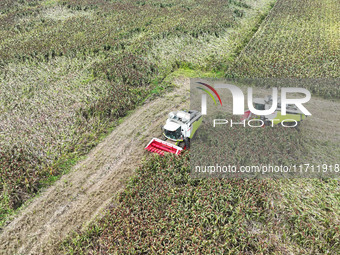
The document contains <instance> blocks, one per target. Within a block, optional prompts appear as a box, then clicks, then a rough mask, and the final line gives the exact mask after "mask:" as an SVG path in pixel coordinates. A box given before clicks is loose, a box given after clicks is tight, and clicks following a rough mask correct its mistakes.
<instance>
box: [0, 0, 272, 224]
mask: <svg viewBox="0 0 340 255" xmlns="http://www.w3.org/2000/svg"><path fill="white" fill-rule="evenodd" d="M272 2H273V1H269V0H261V1H256V3H253V1H248V0H240V1H238V0H230V1H219V0H211V1H203V0H202V1H191V0H185V1H180V0H169V1H162V3H160V2H159V1H153V0H151V1H128V0H123V1H113V0H112V1H107V0H69V1H61V0H52V1H51V0H49V1H47V0H46V1H43V0H27V1H15V0H14V1H7V0H6V1H1V3H0V92H1V96H0V155H1V157H0V180H1V182H0V192H1V194H0V219H1V220H3V218H4V216H5V215H6V214H7V213H9V212H11V211H12V210H13V209H16V208H18V207H19V206H20V205H21V204H22V203H23V202H24V201H26V200H27V199H28V198H30V197H32V195H33V194H35V193H36V192H37V191H38V190H39V189H40V188H41V187H43V186H45V185H47V184H49V183H51V182H52V181H53V180H54V179H55V178H56V176H59V175H60V174H61V173H63V172H65V171H67V169H69V167H70V166H71V165H73V164H74V163H75V162H76V161H77V160H78V159H79V158H80V157H81V156H82V155H85V154H86V153H87V152H88V151H89V150H90V149H91V148H93V147H94V146H95V145H96V144H97V143H98V141H99V140H100V138H101V137H102V135H103V134H105V133H107V132H109V130H110V128H112V127H114V126H115V125H116V124H117V123H118V120H119V118H120V117H122V116H125V115H126V114H127V112H128V111H129V110H131V109H134V108H135V107H136V106H137V105H139V104H141V103H142V102H143V100H145V98H146V97H148V96H150V95H152V94H157V93H160V91H162V90H163V89H164V88H166V87H168V86H169V84H168V83H167V82H162V81H163V79H164V78H165V77H166V76H167V75H168V74H170V73H171V72H172V71H174V70H176V69H177V68H178V67H197V68H202V69H209V70H218V69H220V68H221V67H222V66H223V65H224V64H225V63H228V62H230V61H232V60H233V58H234V57H235V52H237V51H238V50H239V49H240V48H241V47H242V45H243V44H244V43H245V42H246V40H247V38H249V36H250V35H251V34H252V32H253V31H252V29H253V27H254V26H256V25H257V24H258V23H259V22H260V21H261V20H262V19H263V17H264V16H265V13H266V12H268V10H269V9H270V8H271V7H272V5H270V3H272ZM211 6H214V8H211ZM132 17H133V18H132ZM202 48H204V49H205V50H204V51H201V49H202Z"/></svg>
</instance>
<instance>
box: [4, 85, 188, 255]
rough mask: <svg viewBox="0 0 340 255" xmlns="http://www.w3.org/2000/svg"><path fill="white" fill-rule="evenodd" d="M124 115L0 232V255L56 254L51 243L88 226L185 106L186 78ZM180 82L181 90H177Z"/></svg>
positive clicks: (186, 96)
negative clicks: (170, 115) (174, 113)
mask: <svg viewBox="0 0 340 255" xmlns="http://www.w3.org/2000/svg"><path fill="white" fill-rule="evenodd" d="M178 83H179V84H181V86H179V87H177V88H176V89H175V90H174V91H173V92H171V93H169V94H167V95H165V96H163V97H161V98H158V99H156V100H154V101H152V102H149V103H146V104H145V105H143V106H142V107H141V108H139V109H137V110H136V111H135V112H134V113H133V114H131V115H130V116H128V117H127V118H126V119H125V120H124V121H123V122H122V124H120V125H119V126H118V127H117V128H116V129H115V130H114V131H113V132H112V133H111V134H110V135H109V136H108V137H107V138H106V139H105V140H104V141H103V142H102V143H100V144H99V145H98V146H97V147H96V148H95V149H94V150H92V151H91V153H90V154H89V155H88V157H87V158H86V159H85V160H84V161H82V162H80V163H79V164H78V165H76V166H75V167H74V168H73V169H72V171H71V172H70V173H69V174H67V175H65V176H63V177H62V178H61V179H60V180H59V181H57V182H56V183H55V184H54V185H53V186H52V187H50V188H48V189H47V190H46V191H44V192H42V194H41V195H40V196H38V197H37V198H36V199H35V200H34V201H33V202H32V203H31V204H30V205H28V207H27V208H25V209H24V210H23V211H22V212H21V213H20V214H19V216H18V217H17V218H16V219H15V220H13V221H12V222H11V223H10V224H9V225H8V226H7V227H5V229H4V230H3V232H2V233H1V236H0V253H2V254H11V255H13V254H57V252H56V251H55V250H54V249H55V248H56V247H54V244H56V243H57V242H58V241H60V240H61V239H62V238H63V237H65V236H66V235H67V234H69V233H70V232H71V231H73V230H75V229H76V228H77V227H80V226H82V224H84V223H89V222H90V221H91V220H92V219H94V217H95V216H96V215H98V213H100V212H101V211H102V210H103V209H104V208H105V207H106V206H107V205H108V203H109V202H110V201H111V200H112V196H113V195H114V194H116V193H117V192H119V191H120V190H122V188H123V187H124V180H126V179H127V178H128V177H129V176H131V175H132V174H133V172H134V170H135V169H136V168H137V167H138V165H139V164H140V162H141V159H142V158H143V156H144V155H145V154H146V151H145V150H144V149H143V148H144V147H145V145H146V144H147V142H148V141H150V139H151V138H152V137H154V136H159V135H160V126H161V124H162V123H164V121H165V119H166V118H167V114H168V113H169V111H171V110H176V109H181V108H183V109H184V108H188V107H189V79H185V80H183V79H182V80H181V81H180V82H178ZM183 84H185V86H183Z"/></svg>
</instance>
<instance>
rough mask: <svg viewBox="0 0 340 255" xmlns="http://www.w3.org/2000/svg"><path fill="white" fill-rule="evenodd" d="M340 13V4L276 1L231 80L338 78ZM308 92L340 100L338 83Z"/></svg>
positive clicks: (230, 73) (333, 0) (333, 1)
mask: <svg viewBox="0 0 340 255" xmlns="http://www.w3.org/2000/svg"><path fill="white" fill-rule="evenodd" d="M339 12H340V6H339V2H338V1H337V0H302V1H295V0H285V1H277V3H276V5H275V8H274V9H273V10H272V11H271V13H270V14H269V16H268V17H267V18H266V20H265V22H263V23H262V25H261V26H260V28H259V30H258V31H257V33H256V34H255V36H254V37H253V38H252V39H251V40H250V42H249V44H248V45H247V47H245V48H244V49H243V51H242V53H241V54H240V56H239V58H238V59H237V60H236V61H235V62H234V63H233V65H231V66H230V68H229V70H228V72H227V73H228V76H230V77H275V78H278V77H283V78H288V77H294V78H328V79H331V78H334V79H335V78H339V73H340V63H339V55H340V34H339V31H340V16H339ZM305 87H306V88H308V89H309V90H310V91H311V93H313V94H319V95H322V96H324V97H326V98H340V86H339V80H338V79H337V80H336V81H333V82H329V83H328V82H327V83H325V81H323V80H320V82H318V83H307V84H306V85H305Z"/></svg>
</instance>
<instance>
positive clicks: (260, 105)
mask: <svg viewBox="0 0 340 255" xmlns="http://www.w3.org/2000/svg"><path fill="white" fill-rule="evenodd" d="M255 109H256V110H265V106H264V104H256V103H255Z"/></svg>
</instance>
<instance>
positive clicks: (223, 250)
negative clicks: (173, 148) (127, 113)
mask: <svg viewBox="0 0 340 255" xmlns="http://www.w3.org/2000/svg"><path fill="white" fill-rule="evenodd" d="M338 10H339V5H338V3H337V1H332V0H329V1H327V0H326V1H322V0H304V1H293V0H278V1H277V2H276V5H275V6H274V8H273V9H272V11H271V12H270V14H269V16H267V18H266V19H265V20H264V22H263V23H262V24H261V26H260V28H259V30H258V32H257V33H256V34H255V37H253V38H252V39H251V40H250V42H249V44H248V45H247V46H246V47H245V48H244V49H243V50H241V51H240V52H239V53H240V54H239V55H236V58H235V59H233V60H232V61H231V64H230V63H229V64H228V65H227V69H228V71H227V77H228V78H230V77H234V78H243V77H271V78H284V79H286V78H298V79H300V78H306V80H308V79H309V80H310V81H313V82H311V83H308V82H306V83H305V85H306V88H308V89H310V90H311V92H312V94H313V95H314V94H319V95H321V96H324V97H326V98H338V97H339V84H338V83H337V80H336V79H337V78H339V69H338V68H339V66H338V56H337V55H339V54H338V53H339V34H338V31H339V17H338V15H337V13H338ZM315 78H319V79H320V80H325V79H330V80H331V81H330V82H329V84H328V85H329V86H328V85H327V86H326V87H325V88H323V87H321V83H320V84H319V85H318V84H317V82H315V81H316V79H315ZM333 78H334V79H333ZM331 84H332V86H330V85H331ZM318 86H319V87H318ZM308 128H309V127H308V124H307V123H306V125H305V126H304V127H302V130H301V131H296V130H288V131H287V130H285V131H283V130H280V129H276V130H275V129H274V130H262V131H261V132H257V133H256V134H254V133H252V132H251V131H249V130H247V131H244V130H239V131H237V130H233V132H236V133H233V135H231V136H230V137H229V139H230V140H229V141H228V142H227V146H228V148H226V153H228V154H227V156H229V157H232V160H233V163H236V164H237V163H241V162H242V163H253V162H262V160H265V161H266V162H269V163H270V162H273V163H277V161H276V158H277V157H278V156H279V155H283V157H280V158H281V159H282V160H283V162H285V163H287V162H289V163H301V162H303V161H308V160H309V161H310V162H316V161H318V160H320V159H321V160H322V159H324V157H325V155H326V154H328V156H330V157H331V158H332V160H334V161H335V162H339V153H338V148H339V143H338V140H335V142H334V143H331V142H326V141H322V138H320V137H313V135H314V133H313V132H311V131H310V129H308ZM320 128H322V127H320ZM335 128H338V126H336V127H335ZM237 132H241V135H240V134H237ZM247 132H249V134H247ZM280 135H282V136H283V135H285V137H286V138H285V139H283V138H282V137H280ZM241 137H246V138H250V139H252V141H253V142H252V146H249V144H248V143H247V142H248V141H244V140H242V139H241V140H240V138H241ZM245 140H246V139H245ZM262 140H264V143H265V146H262V143H261V141H262ZM206 142H209V141H206ZM210 142H211V141H210ZM247 145H248V146H247ZM232 146H234V148H233V147H232ZM269 146H270V147H271V148H272V147H273V148H275V149H274V150H273V151H271V152H269V151H264V148H263V147H265V148H267V147H269ZM327 148H328V149H327ZM314 149H315V151H314V152H313V150H314ZM327 150H328V151H327ZM328 152H329V153H328ZM339 205H340V201H339V181H338V180H334V179H327V178H324V179H280V180H270V179H265V180H245V179H216V178H208V179H200V180H198V179H193V178H191V177H190V153H187V154H185V155H184V156H182V157H174V156H172V155H168V156H165V157H158V156H155V157H152V158H151V159H150V158H149V159H148V160H147V161H146V162H145V163H144V165H143V166H142V167H141V168H139V169H138V170H137V173H136V175H135V177H134V178H132V179H131V181H130V182H129V183H128V185H127V188H126V189H125V191H124V192H123V193H122V194H121V195H120V196H119V198H118V201H115V200H114V202H113V205H112V208H109V210H108V211H107V214H106V215H105V216H104V218H102V219H101V220H99V221H97V222H94V223H93V224H91V225H90V226H89V227H88V228H87V229H86V230H85V231H77V232H76V233H74V234H73V235H72V236H71V237H69V238H68V239H67V240H65V241H64V242H63V244H62V245H61V250H62V251H63V252H65V253H67V254H123V253H126V254H136V253H137V254H139V253H150V254H161V253H171V254H179V253H187V254H337V253H338V251H339V249H340V243H339V237H340V234H339V233H340V231H339V210H340V206H339Z"/></svg>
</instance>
